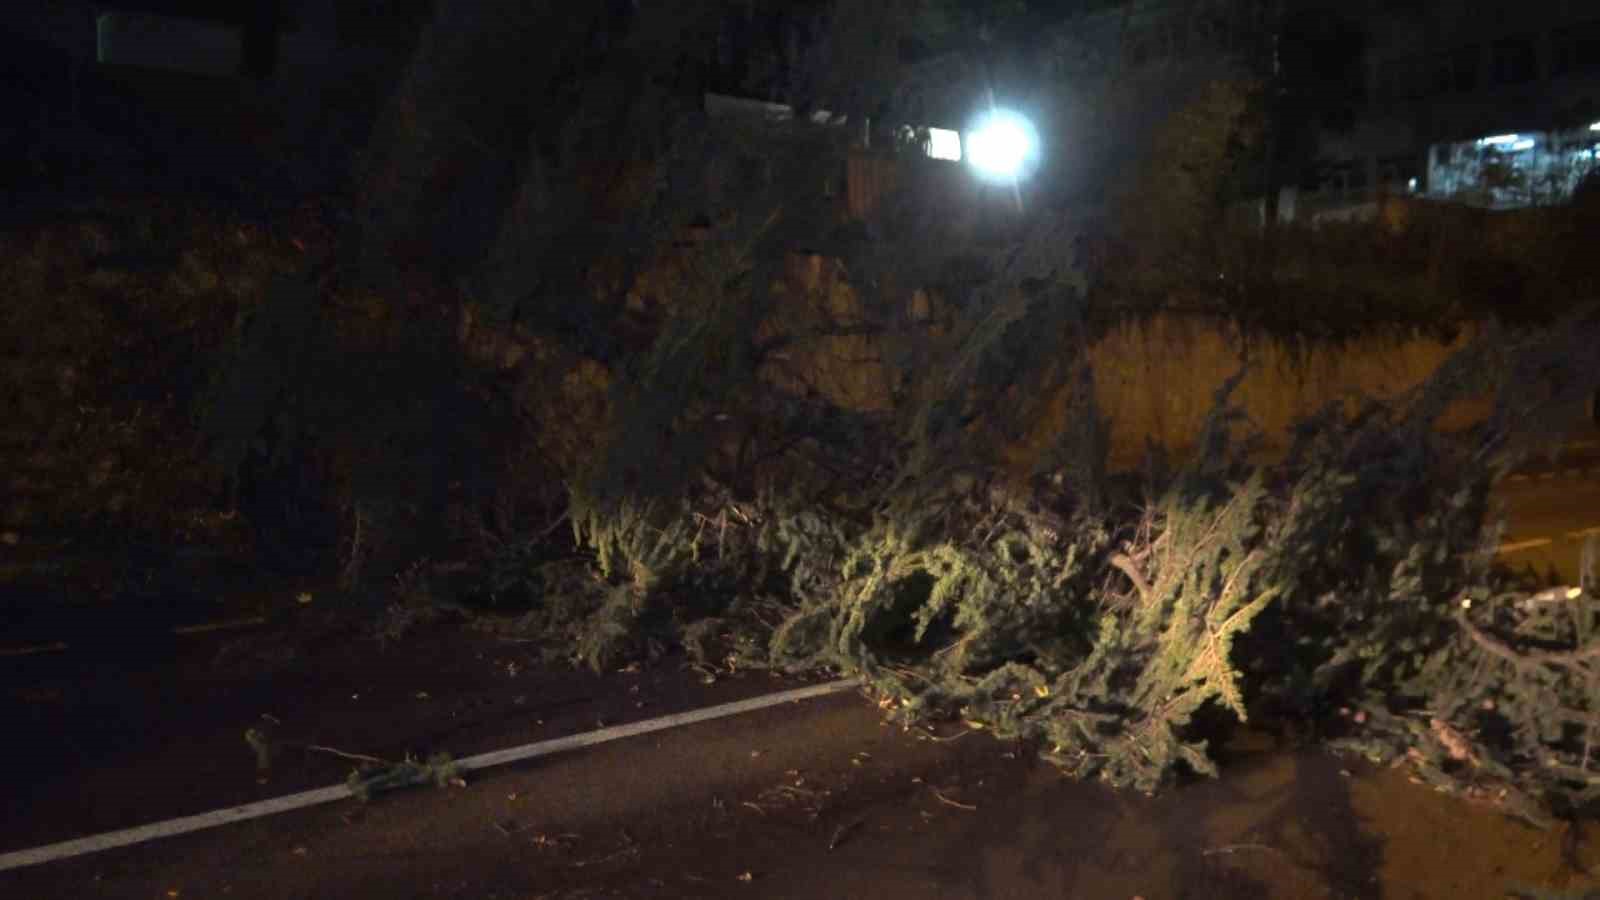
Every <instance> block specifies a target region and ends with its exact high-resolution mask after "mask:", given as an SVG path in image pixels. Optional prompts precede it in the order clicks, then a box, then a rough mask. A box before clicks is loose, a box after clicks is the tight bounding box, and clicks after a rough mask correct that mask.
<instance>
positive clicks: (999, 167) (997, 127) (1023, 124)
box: [966, 109, 1039, 183]
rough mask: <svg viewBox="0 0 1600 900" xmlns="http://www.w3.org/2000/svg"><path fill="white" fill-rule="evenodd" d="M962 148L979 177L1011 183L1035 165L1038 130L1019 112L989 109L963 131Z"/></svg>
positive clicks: (1026, 173) (1037, 159) (1037, 160)
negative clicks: (964, 146) (969, 128)
mask: <svg viewBox="0 0 1600 900" xmlns="http://www.w3.org/2000/svg"><path fill="white" fill-rule="evenodd" d="M966 151H967V152H966V156H967V162H968V163H969V164H971V166H972V168H973V170H974V171H976V172H977V173H978V175H979V176H980V177H982V178H985V179H989V180H992V181H1009V182H1012V183H1015V182H1016V181H1017V180H1018V179H1020V178H1022V177H1023V176H1025V175H1028V174H1030V173H1031V172H1032V171H1033V170H1034V168H1035V167H1036V166H1037V165H1038V162H1039V132H1038V131H1037V130H1036V129H1035V128H1034V127H1033V123H1032V122H1029V121H1028V119H1027V117H1026V116H1023V115H1022V114H1021V113H1018V112H1014V111H1012V110H1009V109H990V110H989V111H988V112H986V113H984V114H983V115H981V116H979V117H978V119H977V121H976V122H974V123H973V126H972V128H971V130H970V131H969V132H968V133H967V147H966Z"/></svg>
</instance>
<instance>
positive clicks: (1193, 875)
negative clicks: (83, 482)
mask: <svg viewBox="0 0 1600 900" xmlns="http://www.w3.org/2000/svg"><path fill="white" fill-rule="evenodd" d="M293 593H294V591H293V588H284V589H282V590H280V591H279V592H278V594H279V595H281V596H287V597H290V598H292V597H293ZM289 603H290V604H293V600H292V599H290V600H289ZM290 608H291V609H292V610H293V612H292V613H283V612H282V611H280V612H278V613H273V614H272V615H271V616H270V618H271V619H272V621H273V623H274V624H273V625H272V626H271V627H269V628H265V629H257V630H254V631H249V632H237V633H235V632H219V633H213V634H208V635H199V636H196V637H194V638H188V639H173V640H172V641H170V642H168V643H167V644H166V646H163V647H161V648H159V653H154V652H153V651H150V650H149V649H148V648H146V649H145V650H144V651H142V652H132V651H129V652H126V653H122V654H103V655H94V654H91V653H89V652H85V651H79V652H76V653H69V654H57V655H46V656H40V657H24V658H18V659H8V660H5V661H4V665H5V667H6V669H5V676H4V695H3V698H0V716H4V721H5V722H6V723H7V725H8V728H7V730H8V732H9V733H10V734H11V735H12V736H13V739H12V740H9V741H6V742H5V743H4V750H3V752H4V753H5V754H6V759H5V762H6V763H7V768H6V771H7V772H8V773H10V776H9V778H8V781H9V784H8V787H7V796H8V800H9V802H8V803H6V804H5V805H4V806H3V807H0V852H4V851H8V850H17V849H21V848H25V847H31V846H37V845H40V844H43V843H48V842H53V841H59V840H64V839H68V838H73V837H79V836H83V835H87V834H91V833H97V832H101V831H105V830H108V829H116V828H123V827H128V826H132V825H136V824H142V823H146V822H152V821H156V820H160V819H164V818H168V817H172V816H178V815H185V814H192V813H197V812H202V811H206V810H211V809H216V808H220V807H225V806H228V805H232V804H236V803H241V802H246V801H250V800H255V799H261V798H266V797H274V796H279V795H282V794H287V793H291V792H294V791H297V790H301V789H305V788H310V787H320V786H323V785H326V784H329V783H335V782H338V781H341V780H342V779H343V778H344V777H345V776H346V775H347V774H348V773H349V772H350V770H351V768H352V767H353V766H354V765H355V763H354V762H353V761H352V760H350V759H348V758H345V757H342V756H339V755H337V754H335V753H334V752H332V751H334V750H337V751H342V752H345V753H352V754H363V755H369V756H375V757H383V758H386V759H398V758H401V757H403V756H405V755H406V754H408V753H409V754H415V755H417V756H426V755H427V754H428V753H431V752H433V751H437V750H445V751H449V752H450V753H452V754H454V755H456V756H458V757H460V756H466V755H470V754H474V753H479V752H483V751H487V750H491V749H499V748H502V747H507V746H512V745H516V744H520V743H525V742H529V741H535V740H540V739H545V738H551V737H556V736H560V735H563V734H570V733H575V732H579V731H585V730H589V729H592V728H594V727H596V726H599V725H612V724H619V723H622V722H625V721H630V720H636V719H642V718H649V717H654V716H658V715H663V714H667V713H670V712H674V711H680V710H683V709H688V708H694V707H699V706H704V705H707V704H711V703H717V702H724V701H726V700H730V699H735V698H738V697H744V696H751V695H755V694H762V693H767V692H770V691H774V690H778V689H781V688H784V687H788V686H792V683H790V682H786V681H784V680H782V679H776V678H773V677H771V676H768V675H766V674H761V673H747V674H744V675H742V676H727V675H724V676H722V677H719V678H717V679H716V680H714V681H713V682H712V683H709V684H708V683H705V678H704V676H703V675H702V673H700V672H697V671H694V670H691V669H688V668H686V667H684V666H682V665H681V664H680V663H679V662H677V661H673V660H667V661H664V662H662V663H661V664H658V665H656V666H654V667H650V668H647V669H644V670H642V671H628V672H618V673H609V674H607V675H605V676H597V675H593V674H590V673H585V672H577V671H571V670H561V669H550V668H547V667H541V666H538V665H537V664H535V662H534V660H533V655H532V652H531V651H530V650H529V648H528V647H527V646H526V645H522V644H517V643H512V642H508V641H505V640H503V639H500V638H497V637H495V636H494V635H492V634H488V633H484V632H482V631H479V630H474V629H472V628H469V627H462V626H459V625H439V626H435V627H432V628H428V629H423V630H421V631H420V632H419V633H417V634H414V635H411V636H407V637H405V638H403V639H402V640H400V641H399V642H397V643H391V644H387V645H384V644H381V643H379V642H378V641H376V640H374V639H372V638H370V637H369V636H368V634H369V632H370V624H369V623H368V624H364V621H366V620H363V619H361V618H360V617H358V616H353V615H342V614H339V613H337V612H334V611H327V610H322V609H319V607H318V606H317V601H315V600H313V602H312V603H310V604H306V605H298V604H293V605H292V606H291V607H290ZM115 644H116V642H115V641H114V640H103V641H99V642H95V644H94V646H97V647H106V646H114V645H115ZM263 716H271V717H273V719H274V720H276V724H275V725H274V724H273V723H272V722H271V721H269V720H264V719H263V718H262V717H263ZM263 723H266V724H268V725H271V726H272V733H273V734H274V738H275V740H277V741H279V742H280V745H281V746H280V748H279V751H278V752H277V753H276V754H275V755H274V758H273V760H272V765H271V767H270V768H269V769H267V770H265V771H258V768H257V758H256V756H255V754H254V753H253V752H252V751H251V749H250V747H249V746H248V745H247V744H246V742H245V740H244V732H245V730H246V729H248V728H251V727H260V726H261V725H262V724H263ZM959 734H961V733H960V732H953V733H952V732H946V733H943V734H941V735H940V737H943V738H950V739H948V740H937V741H936V740H930V739H928V738H927V736H926V735H918V734H915V733H903V732H901V731H899V730H898V729H894V728H889V727H885V726H884V724H883V723H882V721H881V719H880V717H879V714H878V712H877V710H875V709H874V708H872V706H871V705H870V704H869V703H867V702H866V701H865V700H864V699H863V698H860V697H857V696H854V695H845V696H841V697H838V698H833V699H828V700H820V701H808V702H806V703H801V704H795V705H792V706H786V707H783V708H778V709H770V710H765V711H761V712H757V713H753V714H749V715H746V716H740V717H736V718H733V719H727V720H721V721H718V722H713V723H708V724H704V725H699V726H695V727H692V728H687V729H680V730H676V731H672V732H665V733H661V734H659V735H651V736H648V737H644V738H638V739H632V740H625V741H619V742H616V743H613V744H608V745H605V746H602V747H597V748H592V749H590V750H586V751H582V752H577V753H572V754H567V755H563V756H558V757H552V758H548V759H544V760H539V761H536V762H534V763H529V764H523V765H518V766H511V767H507V768H506V769H503V770H494V771H488V772H482V773H476V774H475V775H474V777H472V778H471V783H470V784H469V785H468V786H466V787H465V788H452V789H445V790H439V789H431V788H418V789H412V790H407V791H401V792H396V793H394V794H390V795H383V796H380V797H379V798H377V799H375V800H374V801H372V802H370V803H366V804H362V803H360V802H357V801H353V800H352V801H345V802H340V803H336V804H332V805H330V806H326V807H319V808H315V809H310V810H303V811H300V812H296V813H291V814H287V815H283V816H278V817H274V818H270V819H264V820H257V821H252V822H246V823H241V824H238V825H234V826H230V827H226V828H221V829H216V830H212V831H208V832H203V833H200V834H195V835H189V836H185V837H181V838H175V839H168V840H163V841H159V842H155V843H151V844H146V845H141V846H137V847H130V848H125V849H122V850H117V851H111V852H106V853H100V854H95V855H93V856H88V857H82V858H79V859H75V860H70V861H65V862H61V863H53V864H49V865H44V866H38V867H34V868H30V869H23V870H17V871H12V872H4V873H0V896H8V897H11V896H14V897H50V896H85V897H88V896H94V897H100V896H104V897H213V896H228V897H328V896H340V897H358V898H359V897H374V898H377V897H413V896H415V897H507V898H512V897H515V898H540V897H542V898H552V900H553V898H589V897H685V898H688V897H725V896H726V897H796V898H823V897H829V898H833V897H885V898H887V897H952V898H954V897H1091V898H1098V897H1108V898H1130V897H1136V896H1137V897H1144V898H1152V900H1153V898H1159V897H1193V898H1200V897H1217V898H1223V897H1226V898H1252V897H1273V898H1278V897H1283V898H1301V897H1304V898H1317V897H1384V898H1407V900H1409V898H1426V897H1450V898H1473V897H1485V898H1487V897H1495V898H1499V897H1507V896H1515V894H1513V893H1511V891H1512V890H1513V889H1514V888H1516V887H1517V886H1519V885H1521V886H1526V887H1528V888H1530V889H1531V888H1534V887H1539V888H1542V889H1544V890H1547V891H1553V892H1556V893H1551V894H1545V895H1544V896H1562V897H1578V896H1582V891H1583V890H1584V889H1591V890H1592V889H1600V879H1597V878H1595V877H1592V876H1585V875H1583V874H1581V873H1580V872H1579V868H1580V867H1583V866H1596V865H1597V864H1600V849H1597V848H1596V846H1595V842H1596V841H1597V840H1600V834H1597V833H1596V830H1595V829H1593V828H1590V829H1589V830H1588V831H1587V832H1578V831H1573V832H1567V833H1563V832H1560V831H1557V832H1550V833H1541V832H1537V831H1534V830H1531V829H1529V828H1527V827H1526V826H1523V825H1520V824H1518V823H1515V822H1512V821H1509V820H1506V819H1504V818H1503V817H1500V816H1498V815H1496V814H1495V813H1493V812H1492V811H1489V810H1486V809H1481V808H1475V807H1470V806H1467V805H1464V804H1463V803H1461V802H1460V801H1457V800H1454V799H1452V798H1449V797H1445V796H1442V795H1438V794H1434V793H1431V792H1429V791H1427V790H1425V789H1423V788H1421V787H1419V786H1416V785H1413V784H1411V783H1409V782H1408V781H1407V779H1406V777H1405V775H1404V773H1402V772H1399V771H1381V772H1372V771H1367V770H1366V769H1364V768H1363V767H1362V766H1360V765H1357V764H1355V763H1353V762H1352V761H1350V760H1343V759H1339V758H1337V757H1334V756H1332V755H1329V754H1327V753H1325V752H1322V751H1319V750H1315V749H1303V748H1302V749H1294V748H1287V747H1283V746H1280V745H1279V744H1278V743H1277V742H1275V741H1273V740H1270V739H1267V738H1264V737H1260V736H1253V735H1245V736H1243V737H1241V738H1238V739H1236V740H1234V741H1233V742H1232V743H1231V744H1230V745H1229V746H1228V748H1227V750H1226V752H1225V753H1224V754H1223V764H1224V776H1223V777H1222V778H1221V779H1219V780H1216V781H1202V782H1197V783H1192V784H1187V785H1184V786H1181V787H1179V788H1177V789H1175V790H1172V791H1170V792H1168V793H1166V794H1164V795H1162V796H1159V797H1156V798H1146V797H1142V796H1138V795H1134V794H1127V793H1123V794H1115V793H1112V792H1109V791H1106V790H1104V789H1102V788H1101V787H1099V786H1097V785H1089V784H1080V783H1076V782H1072V781H1069V780H1066V779H1064V778H1062V777H1061V776H1060V775H1059V774H1057V773H1056V772H1055V771H1054V770H1053V769H1051V768H1050V767H1049V766H1047V765H1044V764H1042V763H1040V762H1038V761H1037V760H1036V758H1035V756H1034V754H1033V753H1032V752H1031V751H1029V750H1028V749H1027V748H1025V747H1021V746H1015V745H1010V744H1004V743H1001V742H997V741H994V740H993V739H991V738H989V737H988V736H986V735H983V734H980V733H971V734H965V736H957V735H959ZM305 745H317V746H319V747H323V748H327V749H325V750H311V749H307V747H306V746H305ZM1529 896H1534V895H1533V894H1529Z"/></svg>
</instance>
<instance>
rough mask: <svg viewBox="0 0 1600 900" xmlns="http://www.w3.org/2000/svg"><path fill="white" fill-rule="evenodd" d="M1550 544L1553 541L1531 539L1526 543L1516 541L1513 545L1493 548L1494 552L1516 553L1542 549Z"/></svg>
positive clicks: (1548, 539)
mask: <svg viewBox="0 0 1600 900" xmlns="http://www.w3.org/2000/svg"><path fill="white" fill-rule="evenodd" d="M1551 543H1553V541H1552V539H1550V538H1533V539H1531V540H1526V541H1517V542H1516V543H1514V544H1501V545H1500V546H1499V547H1496V548H1495V552H1496V553H1516V552H1518V551H1521V550H1532V549H1533V548H1535V547H1543V546H1546V545H1548V544H1551Z"/></svg>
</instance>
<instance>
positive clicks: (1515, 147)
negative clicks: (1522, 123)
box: [1506, 138, 1534, 153]
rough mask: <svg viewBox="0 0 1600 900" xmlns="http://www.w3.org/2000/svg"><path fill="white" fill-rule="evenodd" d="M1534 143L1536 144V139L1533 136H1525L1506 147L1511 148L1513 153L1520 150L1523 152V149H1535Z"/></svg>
mask: <svg viewBox="0 0 1600 900" xmlns="http://www.w3.org/2000/svg"><path fill="white" fill-rule="evenodd" d="M1533 145H1534V140H1533V139H1532V138H1524V139H1523V140H1520V141H1517V142H1516V143H1515V144H1512V145H1511V146H1509V147H1507V148H1506V149H1507V150H1510V151H1511V152H1513V153H1518V152H1521V151H1523V150H1532V149H1533Z"/></svg>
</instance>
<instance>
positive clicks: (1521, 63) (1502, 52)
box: [1493, 37, 1539, 84]
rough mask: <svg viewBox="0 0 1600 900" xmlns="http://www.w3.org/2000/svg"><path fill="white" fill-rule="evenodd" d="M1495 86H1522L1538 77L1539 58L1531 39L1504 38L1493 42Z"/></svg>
mask: <svg viewBox="0 0 1600 900" xmlns="http://www.w3.org/2000/svg"><path fill="white" fill-rule="evenodd" d="M1493 50H1494V80H1495V83H1496V84H1522V83H1524V82H1528V81H1532V80H1534V79H1535V78H1538V77H1539V56H1538V53H1537V52H1536V51H1535V49H1534V44H1533V38H1530V37H1518V38H1506V39H1505V40H1502V41H1495V42H1494V48H1493Z"/></svg>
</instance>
